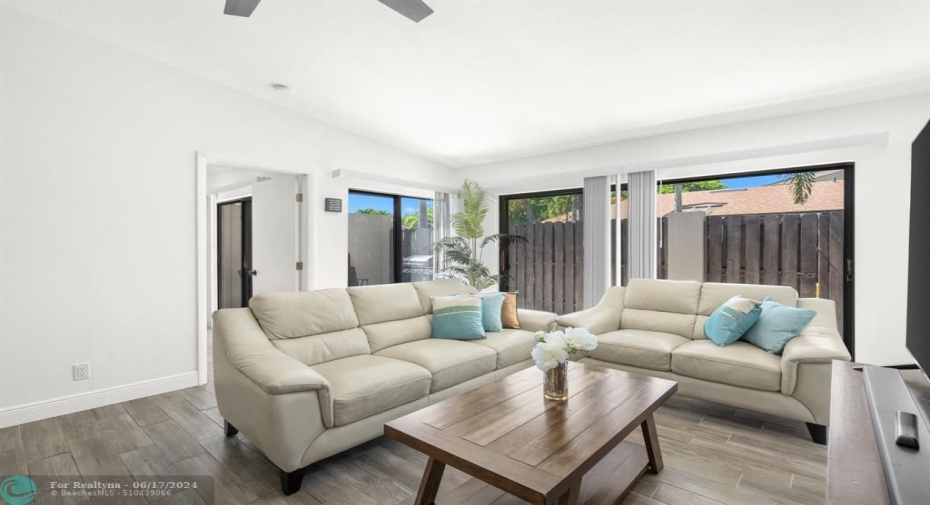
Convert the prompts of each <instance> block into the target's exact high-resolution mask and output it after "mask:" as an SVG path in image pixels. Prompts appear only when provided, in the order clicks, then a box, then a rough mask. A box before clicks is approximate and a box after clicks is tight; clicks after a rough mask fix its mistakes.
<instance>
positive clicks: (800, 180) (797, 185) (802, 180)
mask: <svg viewBox="0 0 930 505" xmlns="http://www.w3.org/2000/svg"><path fill="white" fill-rule="evenodd" d="M816 180H817V176H816V175H814V172H797V173H794V174H785V175H783V176H782V179H781V182H782V184H785V185H786V186H788V188H789V190H790V191H791V193H792V196H793V197H794V203H795V204H797V205H804V204H805V203H807V199H808V198H810V196H811V192H812V191H813V190H814V182H815V181H816Z"/></svg>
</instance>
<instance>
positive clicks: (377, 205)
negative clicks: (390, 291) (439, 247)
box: [348, 191, 433, 286]
mask: <svg viewBox="0 0 930 505" xmlns="http://www.w3.org/2000/svg"><path fill="white" fill-rule="evenodd" d="M432 234H433V201H432V200H429V199H424V198H414V197H407V196H399V195H385V194H380V193H369V192H363V191H350V192H349V258H348V261H349V279H348V285H349V286H360V285H361V286H365V285H374V284H391V283H395V282H416V281H423V280H430V279H432V278H433V250H432Z"/></svg>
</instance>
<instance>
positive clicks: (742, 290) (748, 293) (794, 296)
mask: <svg viewBox="0 0 930 505" xmlns="http://www.w3.org/2000/svg"><path fill="white" fill-rule="evenodd" d="M737 295H739V296H744V297H746V298H752V299H753V300H765V298H766V297H771V298H772V299H773V300H775V301H776V302H778V303H783V304H785V305H790V306H792V307H793V306H795V305H797V302H798V292H797V291H795V290H794V288H792V287H791V286H768V285H759V284H727V283H723V282H705V283H704V284H703V285H702V286H701V301H700V304H698V312H697V314H698V316H697V322H696V323H695V325H694V335H693V338H695V339H698V338H707V335H706V334H705V333H704V325H705V324H707V318H708V316H710V315H711V314H713V312H714V311H715V310H717V307H719V306H721V305H723V304H724V303H726V301H727V300H729V299H730V298H732V297H734V296H737Z"/></svg>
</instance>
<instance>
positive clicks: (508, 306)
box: [501, 292, 520, 329]
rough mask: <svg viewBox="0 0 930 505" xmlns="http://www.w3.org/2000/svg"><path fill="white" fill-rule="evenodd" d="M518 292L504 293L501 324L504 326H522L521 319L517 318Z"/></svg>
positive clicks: (513, 327)
mask: <svg viewBox="0 0 930 505" xmlns="http://www.w3.org/2000/svg"><path fill="white" fill-rule="evenodd" d="M517 294H518V292H514V293H504V295H505V296H504V305H502V306H501V324H502V325H503V326H504V328H511V329H519V328H520V319H519V318H517Z"/></svg>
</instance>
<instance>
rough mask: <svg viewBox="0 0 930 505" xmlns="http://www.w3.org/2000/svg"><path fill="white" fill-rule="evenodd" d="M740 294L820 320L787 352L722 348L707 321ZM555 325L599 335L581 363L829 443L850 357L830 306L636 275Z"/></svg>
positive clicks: (738, 287) (758, 290)
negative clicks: (762, 415) (667, 384)
mask: <svg viewBox="0 0 930 505" xmlns="http://www.w3.org/2000/svg"><path fill="white" fill-rule="evenodd" d="M735 295H741V296H744V297H747V298H753V299H757V300H760V301H761V300H762V299H764V298H765V297H766V296H769V297H771V298H772V299H773V300H775V301H776V302H778V303H782V304H785V305H790V306H796V307H800V308H805V309H811V310H815V311H817V316H816V317H815V318H814V320H813V321H811V324H810V325H809V326H807V327H806V328H805V329H804V330H802V331H801V334H800V335H799V336H797V337H795V338H793V339H791V340H790V341H789V342H788V344H787V345H786V346H785V349H784V351H783V352H782V354H781V355H780V356H778V355H773V354H769V353H767V352H765V351H763V350H762V349H760V348H758V347H756V346H754V345H752V344H750V343H748V342H744V341H738V342H736V343H735V344H733V345H731V346H728V347H719V346H718V345H716V344H715V343H713V342H711V341H710V340H707V337H705V336H704V322H705V321H706V320H707V317H708V316H710V315H711V313H713V311H714V310H716V309H717V307H719V306H720V305H722V304H723V303H724V302H726V301H727V300H728V299H729V298H730V297H732V296H735ZM556 323H557V324H558V325H559V326H562V327H572V326H574V327H584V328H587V329H588V330H589V331H591V332H592V333H594V334H596V335H598V339H599V344H598V347H597V349H595V350H593V351H591V352H589V353H588V356H587V357H585V358H582V359H581V360H580V361H581V362H582V363H589V364H593V365H600V366H605V367H610V368H616V369H620V370H626V371H629V372H636V373H642V374H646V375H652V376H655V377H662V378H665V379H672V380H676V381H678V392H679V393H680V394H683V395H686V396H692V397H695V398H700V399H703V400H708V401H711V402H716V403H722V404H725V405H730V406H733V407H737V408H741V409H749V410H755V411H759V412H766V413H769V414H774V415H778V416H783V417H787V418H791V419H797V420H800V421H804V422H806V423H807V426H808V429H809V430H810V434H811V438H812V439H813V440H814V441H815V442H817V443H821V444H823V443H826V428H825V427H826V425H827V424H829V419H830V368H831V362H832V361H833V360H836V359H838V360H844V361H849V352H848V351H847V350H846V347H845V345H844V344H843V340H842V338H841V337H840V335H839V333H838V332H837V326H836V308H835V306H834V303H833V301H832V300H825V299H818V298H798V293H797V291H795V290H794V289H793V288H791V287H785V286H765V285H749V284H720V283H710V282H705V283H700V282H695V281H666V280H647V279H633V280H631V281H630V282H629V285H628V286H627V287H626V288H622V287H613V288H610V290H609V291H608V292H607V294H606V295H605V296H604V298H603V299H602V300H601V301H600V303H599V304H598V305H597V306H596V307H594V308H591V309H588V310H585V311H581V312H576V313H573V314H567V315H564V316H560V317H558V318H557V319H556Z"/></svg>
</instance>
